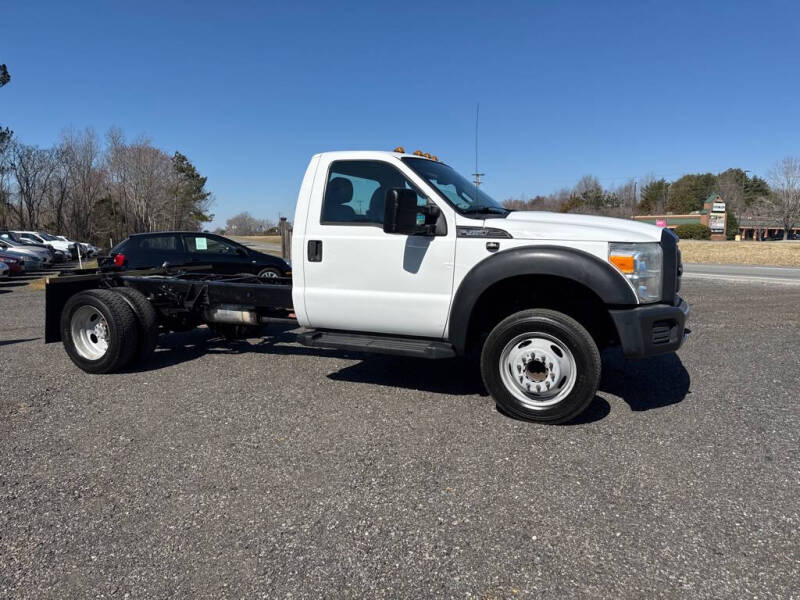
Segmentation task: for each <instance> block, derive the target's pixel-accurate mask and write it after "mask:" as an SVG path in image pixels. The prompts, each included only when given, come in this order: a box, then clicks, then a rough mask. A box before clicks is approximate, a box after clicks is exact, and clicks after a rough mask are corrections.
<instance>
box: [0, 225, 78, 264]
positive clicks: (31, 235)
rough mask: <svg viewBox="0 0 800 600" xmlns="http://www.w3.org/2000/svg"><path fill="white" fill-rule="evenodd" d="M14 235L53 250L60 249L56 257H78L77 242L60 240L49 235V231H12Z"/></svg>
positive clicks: (65, 258)
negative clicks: (59, 253)
mask: <svg viewBox="0 0 800 600" xmlns="http://www.w3.org/2000/svg"><path fill="white" fill-rule="evenodd" d="M11 233H13V234H14V235H16V236H17V237H18V238H20V239H21V240H22V241H26V240H27V241H30V242H34V243H36V244H44V245H45V246H49V247H50V248H52V249H53V250H55V251H61V255H60V256H59V257H57V259H56V260H57V262H58V258H61V257H64V260H67V259H69V258H78V244H76V243H75V242H65V241H64V240H60V239H58V238H57V237H55V236H54V235H50V234H49V233H45V232H43V231H12V232H11Z"/></svg>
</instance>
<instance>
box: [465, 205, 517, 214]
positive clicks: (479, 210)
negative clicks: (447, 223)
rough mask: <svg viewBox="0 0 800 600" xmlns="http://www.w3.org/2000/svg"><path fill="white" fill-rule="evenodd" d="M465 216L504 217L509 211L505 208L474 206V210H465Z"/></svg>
mask: <svg viewBox="0 0 800 600" xmlns="http://www.w3.org/2000/svg"><path fill="white" fill-rule="evenodd" d="M461 212H463V213H464V214H465V215H504V214H506V213H507V212H508V211H507V210H506V209H505V208H499V207H496V206H473V207H472V208H467V209H464V210H463V211H461Z"/></svg>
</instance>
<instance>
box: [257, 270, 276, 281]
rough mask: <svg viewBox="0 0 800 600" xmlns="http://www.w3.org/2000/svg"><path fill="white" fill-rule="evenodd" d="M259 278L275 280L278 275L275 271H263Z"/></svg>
mask: <svg viewBox="0 0 800 600" xmlns="http://www.w3.org/2000/svg"><path fill="white" fill-rule="evenodd" d="M261 277H263V278H264V279H277V278H278V274H277V273H276V272H275V271H264V272H262V273H261Z"/></svg>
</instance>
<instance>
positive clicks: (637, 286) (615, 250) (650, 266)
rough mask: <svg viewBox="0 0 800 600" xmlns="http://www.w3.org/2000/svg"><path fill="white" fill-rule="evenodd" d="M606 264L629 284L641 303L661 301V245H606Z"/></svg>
mask: <svg viewBox="0 0 800 600" xmlns="http://www.w3.org/2000/svg"><path fill="white" fill-rule="evenodd" d="M608 262H610V263H611V264H612V265H614V266H615V267H616V268H617V270H618V271H620V272H621V273H622V274H623V275H625V278H626V279H627V280H628V281H630V282H631V285H632V286H633V289H634V290H636V295H637V296H638V297H639V300H640V301H641V302H643V303H647V302H658V301H659V300H660V299H661V265H662V264H663V258H662V252H661V245H660V244H657V243H640V244H623V243H611V244H609V245H608Z"/></svg>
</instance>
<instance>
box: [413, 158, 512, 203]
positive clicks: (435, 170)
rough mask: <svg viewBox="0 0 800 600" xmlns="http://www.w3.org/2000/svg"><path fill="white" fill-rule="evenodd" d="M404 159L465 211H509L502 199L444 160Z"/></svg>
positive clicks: (451, 201)
mask: <svg viewBox="0 0 800 600" xmlns="http://www.w3.org/2000/svg"><path fill="white" fill-rule="evenodd" d="M402 160H403V162H404V163H406V164H407V165H408V166H409V167H411V169H412V170H413V171H414V172H415V173H416V174H417V175H419V176H420V177H422V178H423V179H424V180H425V181H427V182H428V183H430V184H431V185H432V186H433V187H434V188H436V190H437V191H438V192H439V193H440V194H441V195H442V196H443V197H444V198H445V199H446V200H447V201H448V202H450V204H452V205H453V206H454V207H455V209H456V210H457V211H459V212H460V213H462V214H465V215H481V216H482V217H486V216H492V215H494V216H498V217H504V216H506V215H507V214H508V212H509V211H508V210H506V209H505V208H503V206H502V205H501V204H500V203H499V202H497V201H496V200H494V199H493V198H492V197H491V196H489V195H488V194H486V193H484V192H483V191H481V189H480V188H478V187H476V186H475V184H474V183H473V182H471V181H468V180H467V179H465V178H464V177H463V176H462V175H460V174H459V173H457V172H456V171H455V170H454V169H453V168H452V167H448V166H447V165H445V164H444V163H440V162H435V161H432V160H427V159H425V158H404V159H402Z"/></svg>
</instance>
